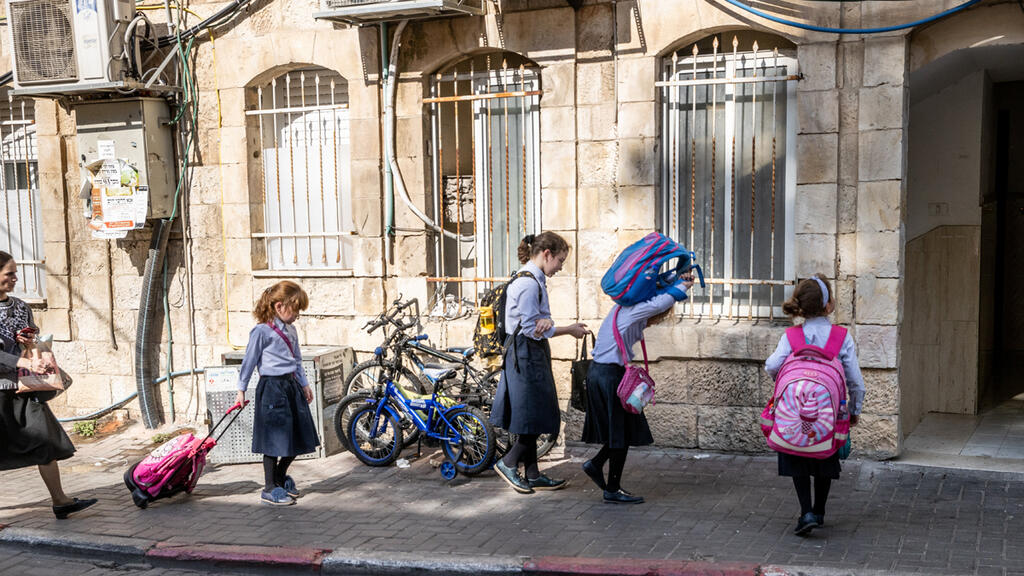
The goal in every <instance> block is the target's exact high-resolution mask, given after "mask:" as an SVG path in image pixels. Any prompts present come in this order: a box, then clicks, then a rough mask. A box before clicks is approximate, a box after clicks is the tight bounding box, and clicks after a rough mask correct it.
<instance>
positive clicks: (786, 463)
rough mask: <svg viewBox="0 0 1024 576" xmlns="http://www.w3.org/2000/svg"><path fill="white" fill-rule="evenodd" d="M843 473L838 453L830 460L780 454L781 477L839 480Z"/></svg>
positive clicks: (829, 458) (830, 457)
mask: <svg viewBox="0 0 1024 576" xmlns="http://www.w3.org/2000/svg"><path fill="white" fill-rule="evenodd" d="M842 471H843V467H842V466H841V465H840V464H839V452H838V451H836V453H835V454H832V455H831V456H829V457H828V458H820V459H819V458H808V457H806V456H797V455H795V454H784V453H782V452H779V476H814V477H815V478H831V479H833V480H837V479H838V478H839V474H840V472H842Z"/></svg>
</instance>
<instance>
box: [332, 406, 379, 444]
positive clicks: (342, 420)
mask: <svg viewBox="0 0 1024 576" xmlns="http://www.w3.org/2000/svg"><path fill="white" fill-rule="evenodd" d="M372 403H373V396H372V395H371V394H370V393H369V392H356V393H354V394H349V395H348V396H345V397H344V398H342V399H341V401H339V402H338V403H337V404H336V405H335V409H334V410H335V411H334V434H335V435H337V437H338V441H339V442H341V446H342V447H343V448H345V449H346V450H348V446H349V444H348V425H349V423H350V422H351V421H352V415H353V414H355V413H356V410H358V409H359V407H360V406H363V405H365V404H372Z"/></svg>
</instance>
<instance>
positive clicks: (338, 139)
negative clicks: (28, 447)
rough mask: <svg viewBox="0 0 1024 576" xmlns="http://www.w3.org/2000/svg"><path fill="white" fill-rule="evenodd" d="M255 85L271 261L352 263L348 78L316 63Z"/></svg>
mask: <svg viewBox="0 0 1024 576" xmlns="http://www.w3.org/2000/svg"><path fill="white" fill-rule="evenodd" d="M252 90H253V91H254V92H255V94H253V95H250V96H251V97H254V100H255V102H256V106H255V108H254V109H251V110H248V111H246V114H247V115H249V116H254V117H255V118H256V124H257V126H256V128H257V129H258V131H259V155H258V156H259V163H260V168H261V174H262V182H261V184H262V194H261V196H262V204H263V226H262V229H261V230H257V231H254V232H253V236H255V237H258V238H263V239H264V245H265V248H266V259H267V268H269V269H271V270H293V269H347V268H351V264H352V263H351V258H352V254H351V250H352V248H351V246H350V244H349V241H348V239H347V236H348V235H349V233H350V231H351V230H352V216H351V203H350V198H351V193H350V181H349V169H348V167H349V122H348V82H347V81H346V80H345V79H344V78H343V77H342V76H341V75H339V74H338V73H337V72H333V71H331V70H327V69H326V68H320V67H309V68H302V69H299V70H290V71H288V72H286V73H284V74H281V75H280V76H277V77H276V78H274V79H273V80H271V81H270V82H268V83H266V84H264V85H262V86H258V87H256V88H253V89H252Z"/></svg>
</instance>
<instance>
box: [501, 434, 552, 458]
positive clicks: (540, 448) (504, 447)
mask: <svg viewBox="0 0 1024 576" xmlns="http://www.w3.org/2000/svg"><path fill="white" fill-rule="evenodd" d="M495 436H496V441H495V454H496V455H497V457H498V458H501V457H502V456H504V455H505V454H508V451H509V449H510V448H512V445H513V444H515V443H516V440H517V439H518V438H519V435H518V434H511V433H509V432H508V431H507V430H503V429H501V428H496V429H495ZM556 444H558V434H557V433H555V434H541V435H540V436H539V437H538V438H537V459H538V460H540V459H541V458H543V457H545V456H547V454H548V452H551V449H552V448H554V447H555V445H556Z"/></svg>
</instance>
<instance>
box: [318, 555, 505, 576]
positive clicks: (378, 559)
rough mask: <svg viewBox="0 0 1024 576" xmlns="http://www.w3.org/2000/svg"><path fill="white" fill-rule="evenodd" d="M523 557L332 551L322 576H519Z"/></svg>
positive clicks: (324, 560) (323, 568)
mask: <svg viewBox="0 0 1024 576" xmlns="http://www.w3.org/2000/svg"><path fill="white" fill-rule="evenodd" d="M524 561H525V558H522V557H519V556H460V555H457V554H450V555H445V556H443V557H442V558H430V557H427V556H425V555H424V554H414V553H410V552H365V551H357V550H335V551H333V552H331V553H330V554H328V555H327V556H325V557H324V559H323V563H322V566H321V568H320V573H321V574H337V575H339V576H342V575H344V576H348V575H363V574H367V575H369V574H373V575H378V574H380V575H394V576H404V575H406V574H436V575H438V576H444V575H448V574H481V575H487V576H519V575H521V574H522V573H523V562H524Z"/></svg>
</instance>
